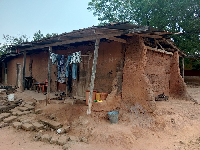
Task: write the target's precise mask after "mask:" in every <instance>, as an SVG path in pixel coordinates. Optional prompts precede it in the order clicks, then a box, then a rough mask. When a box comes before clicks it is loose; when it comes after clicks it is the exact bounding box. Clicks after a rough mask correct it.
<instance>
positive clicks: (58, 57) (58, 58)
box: [57, 55, 62, 79]
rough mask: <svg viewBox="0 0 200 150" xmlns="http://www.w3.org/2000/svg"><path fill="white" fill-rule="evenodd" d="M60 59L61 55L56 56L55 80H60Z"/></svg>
mask: <svg viewBox="0 0 200 150" xmlns="http://www.w3.org/2000/svg"><path fill="white" fill-rule="evenodd" d="M61 57H62V55H58V56H57V67H58V77H57V79H59V78H60V73H61V66H60V60H61Z"/></svg>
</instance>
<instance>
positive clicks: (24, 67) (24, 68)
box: [22, 50, 26, 92]
mask: <svg viewBox="0 0 200 150" xmlns="http://www.w3.org/2000/svg"><path fill="white" fill-rule="evenodd" d="M25 72H26V50H24V59H23V77H22V92H23V91H24V89H25Z"/></svg>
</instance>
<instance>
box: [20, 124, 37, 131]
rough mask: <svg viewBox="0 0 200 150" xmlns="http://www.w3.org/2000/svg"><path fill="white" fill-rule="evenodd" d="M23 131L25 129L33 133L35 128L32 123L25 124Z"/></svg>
mask: <svg viewBox="0 0 200 150" xmlns="http://www.w3.org/2000/svg"><path fill="white" fill-rule="evenodd" d="M22 129H24V130H26V131H33V130H34V126H33V125H32V124H30V123H24V124H22Z"/></svg>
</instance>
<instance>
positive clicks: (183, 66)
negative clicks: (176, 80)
mask: <svg viewBox="0 0 200 150" xmlns="http://www.w3.org/2000/svg"><path fill="white" fill-rule="evenodd" d="M184 68H185V64H184V57H182V77H183V81H184Z"/></svg>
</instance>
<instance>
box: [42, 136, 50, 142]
mask: <svg viewBox="0 0 200 150" xmlns="http://www.w3.org/2000/svg"><path fill="white" fill-rule="evenodd" d="M50 140H51V136H50V135H49V134H44V135H42V136H41V141H42V142H50Z"/></svg>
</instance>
